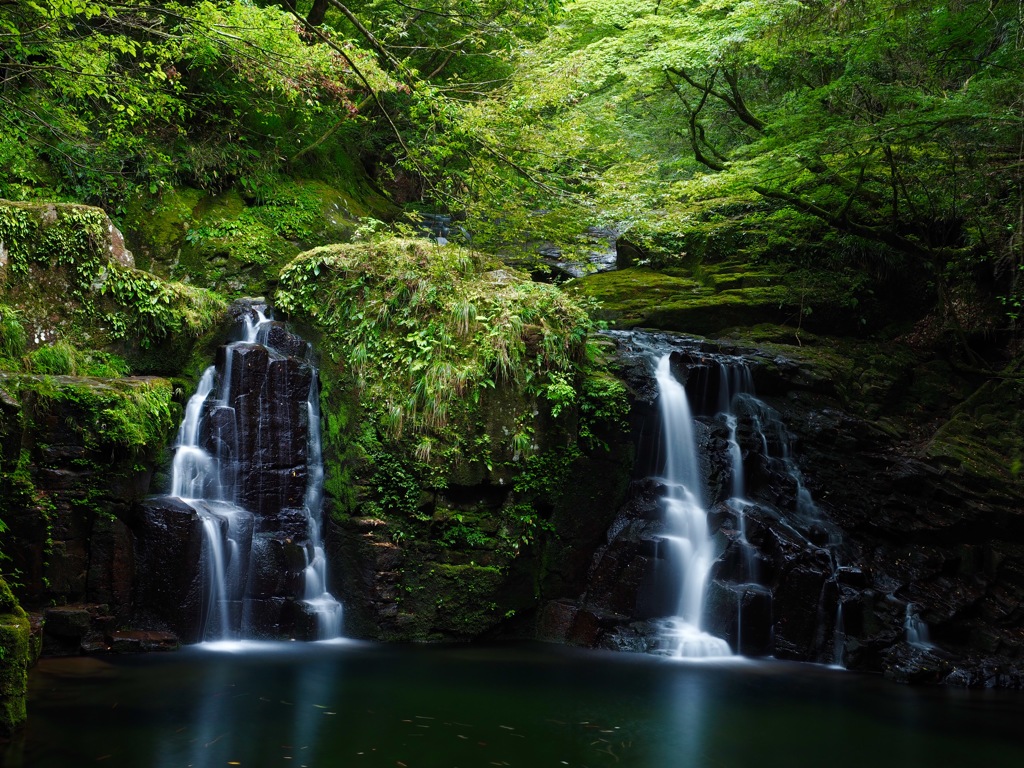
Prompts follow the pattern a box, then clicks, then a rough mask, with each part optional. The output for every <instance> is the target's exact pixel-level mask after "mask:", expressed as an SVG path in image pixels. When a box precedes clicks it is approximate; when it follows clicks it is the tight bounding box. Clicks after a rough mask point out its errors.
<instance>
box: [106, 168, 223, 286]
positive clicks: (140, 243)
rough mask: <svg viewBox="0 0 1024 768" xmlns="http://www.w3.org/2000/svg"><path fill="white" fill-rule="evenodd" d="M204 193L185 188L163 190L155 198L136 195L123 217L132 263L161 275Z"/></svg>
mask: <svg viewBox="0 0 1024 768" xmlns="http://www.w3.org/2000/svg"><path fill="white" fill-rule="evenodd" d="M203 197H205V193H204V192H201V191H200V190H198V189H191V188H189V187H177V188H175V189H171V190H167V191H165V192H163V193H162V194H161V195H160V196H159V197H158V198H156V199H155V200H154V199H153V198H150V197H148V196H141V195H140V196H138V197H136V198H135V200H134V201H133V202H132V204H131V205H130V206H129V209H128V214H127V216H126V219H125V223H126V236H127V237H129V238H130V241H131V244H132V252H133V253H134V254H135V262H136V264H137V265H138V266H139V267H140V268H142V269H147V270H149V271H151V272H154V273H155V274H158V275H160V276H161V277H164V278H169V277H170V276H171V269H172V267H173V264H174V262H175V259H176V258H177V256H178V252H179V251H180V250H181V244H182V242H183V240H184V238H185V234H186V233H187V232H188V229H189V226H191V223H192V221H193V220H194V217H195V211H196V209H197V207H198V206H199V202H200V200H202V198H203Z"/></svg>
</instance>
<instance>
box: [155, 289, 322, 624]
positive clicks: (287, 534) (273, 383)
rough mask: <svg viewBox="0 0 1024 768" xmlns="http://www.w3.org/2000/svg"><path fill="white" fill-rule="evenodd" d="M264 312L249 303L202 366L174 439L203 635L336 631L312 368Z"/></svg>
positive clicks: (174, 488) (177, 493)
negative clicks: (193, 539)
mask: <svg viewBox="0 0 1024 768" xmlns="http://www.w3.org/2000/svg"><path fill="white" fill-rule="evenodd" d="M265 311H266V308H265V307H263V306H253V307H251V308H250V309H249V311H246V312H245V314H244V316H243V331H242V339H241V340H240V341H236V342H233V343H231V344H228V345H226V346H225V347H222V348H221V349H220V351H219V353H218V360H217V364H216V365H213V366H210V367H209V368H207V370H206V371H205V372H204V373H203V375H202V378H201V379H200V382H199V386H198V388H197V390H196V393H195V394H194V395H193V396H192V397H191V398H190V399H189V401H188V404H187V405H186V408H185V417H184V419H183V421H182V424H181V427H180V429H179V431H178V439H177V442H176V445H175V455H174V460H173V463H172V475H171V494H170V496H171V497H174V498H176V499H178V500H180V501H181V502H183V503H184V504H185V505H186V507H187V508H188V509H190V510H191V511H193V512H194V513H195V514H196V515H197V516H198V518H199V520H200V521H201V529H202V547H201V550H202V551H201V555H200V561H201V562H200V569H201V572H202V585H203V587H202V597H201V607H200V609H199V613H200V616H199V628H198V632H197V637H198V639H199V640H201V641H209V640H237V639H242V638H263V637H267V638H270V637H301V638H303V639H329V638H333V637H338V636H339V635H340V633H341V605H340V603H338V601H337V600H335V599H334V597H333V596H332V595H331V594H330V593H329V592H328V591H327V575H326V562H327V558H326V556H325V554H324V546H323V541H322V538H321V535H320V520H321V518H322V513H323V491H322V486H323V460H322V454H321V447H320V406H319V390H318V387H317V376H316V369H315V368H314V367H313V365H312V364H311V363H310V361H309V359H308V358H309V354H308V353H309V349H308V344H306V342H304V341H302V340H301V339H299V338H298V337H296V336H294V335H292V334H290V333H288V332H287V331H286V330H284V328H283V326H281V324H279V323H275V322H274V321H273V320H272V319H271V318H269V317H268V316H267V315H266V314H265ZM297 562H302V563H303V565H302V566H301V567H299V566H298V565H297Z"/></svg>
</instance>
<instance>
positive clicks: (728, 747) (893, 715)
mask: <svg viewBox="0 0 1024 768" xmlns="http://www.w3.org/2000/svg"><path fill="white" fill-rule="evenodd" d="M30 688H31V690H30V704H29V705H30V721H29V725H28V728H27V731H26V734H25V737H24V739H23V740H22V741H21V742H20V743H18V744H15V745H13V746H12V747H10V748H9V749H8V750H7V752H6V753H5V754H4V763H3V764H4V765H7V766H23V767H24V768H70V767H72V766H75V767H78V766H92V765H97V766H104V767H110V766H131V767H132V768H172V767H173V768H185V767H186V766H195V767H196V768H199V767H202V768H209V767H212V766H235V765H238V766H243V767H249V768H264V767H265V766H290V767H292V768H299V767H300V766H308V767H309V768H324V767H327V768H350V767H351V768H358V767H360V766H375V767H380V768H383V767H384V766H387V767H388V768H396V767H398V768H402V767H403V766H404V767H405V768H430V767H436V768H471V767H474V766H484V767H486V766H520V767H524V768H541V767H542V766H553V767H555V768H558V767H559V766H576V767H577V768H583V767H584V766H586V767H588V768H604V767H607V766H630V767H633V766H636V767H641V766H643V767H647V766H650V767H651V768H654V767H657V768H662V767H663V766H684V767H685V766H708V767H711V766H757V767H758V768H772V767H773V766H787V767H788V768H793V767H794V766H828V767H829V768H837V767H839V766H857V767H858V768H863V767H866V768H881V767H882V766H900V767H901V768H906V767H907V766H929V767H932V766H959V765H965V766H966V765H984V766H986V767H987V768H992V767H994V766H1024V695H1021V694H1007V693H996V692H967V691H958V690H932V689H919V688H906V687H901V686H897V685H894V684H891V683H887V682H885V681H883V680H878V679H874V678H868V677H863V676H859V675H854V674H849V673H844V672H841V671H835V670H831V669H825V668H819V667H812V666H807V665H797V664H786V663H780V662H743V661H733V662H717V663H707V662H703V663H701V662H696V663H694V662H691V663H680V662H674V661H670V660H665V659H660V658H655V657H650V656H638V655H628V654H606V653H597V652H584V651H573V650H568V649H564V648H559V647H553V646H534V645H528V646H513V647H500V648H494V647H487V648H481V647H456V648H453V647H408V646H405V647H395V646H380V645H363V644H354V643H350V644H337V645H333V644H314V645H305V644H282V645H273V646H262V647H255V648H252V647H250V648H248V649H246V650H245V651H244V652H238V651H235V652H231V651H227V650H219V651H217V650H210V649H206V648H201V647H193V648H189V649H186V650H184V651H182V652H179V653H176V654H168V655H148V656H116V657H108V658H102V659H97V658H91V659H63V660H61V659H55V660H46V661H43V662H42V663H41V664H40V665H39V666H38V667H37V668H36V669H35V670H34V671H33V672H32V674H31V679H30Z"/></svg>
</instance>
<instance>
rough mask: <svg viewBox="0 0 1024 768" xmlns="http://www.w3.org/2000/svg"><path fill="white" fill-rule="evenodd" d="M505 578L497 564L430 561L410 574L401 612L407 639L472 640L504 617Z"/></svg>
mask: <svg viewBox="0 0 1024 768" xmlns="http://www.w3.org/2000/svg"><path fill="white" fill-rule="evenodd" d="M505 582H506V576H504V575H503V574H502V572H501V570H500V569H498V568H496V567H493V566H481V565H475V564H465V565H451V564H446V563H431V564H429V566H428V565H426V564H425V565H424V566H422V567H420V568H417V570H416V572H415V573H412V572H407V573H406V574H405V578H404V579H403V587H404V589H405V590H406V593H405V597H403V599H402V602H401V604H400V606H399V615H400V616H401V617H402V618H403V620H402V621H401V622H400V624H401V625H403V628H404V633H405V634H406V636H407V637H412V638H416V639H420V640H424V639H426V640H469V639H473V638H476V637H480V636H481V635H482V634H484V633H485V632H487V630H489V629H491V628H493V627H494V626H496V625H497V624H499V623H500V622H502V621H503V620H504V618H505V616H504V613H503V612H502V611H503V610H508V609H507V608H505V609H502V610H499V605H502V606H504V605H507V604H506V603H505V602H504V600H503V599H502V597H501V592H502V590H503V589H504V587H505V586H506V584H505Z"/></svg>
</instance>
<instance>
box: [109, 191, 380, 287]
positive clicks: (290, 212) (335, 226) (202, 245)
mask: <svg viewBox="0 0 1024 768" xmlns="http://www.w3.org/2000/svg"><path fill="white" fill-rule="evenodd" d="M386 207H387V206H386V204H385V203H384V201H383V200H381V199H380V198H379V197H378V196H376V195H375V194H374V193H373V191H372V190H369V189H366V188H365V186H361V185H359V184H349V185H348V186H347V187H346V186H344V185H340V184H339V183H338V182H335V183H333V184H329V183H326V182H324V181H319V180H314V179H285V178H279V179H276V180H271V181H268V182H267V183H265V184H263V185H262V186H261V187H260V188H259V189H246V188H241V187H231V188H229V189H227V190H226V191H224V192H221V193H220V194H217V195H211V194H207V193H205V192H202V191H200V190H197V189H191V188H189V187H180V188H175V189H172V190H167V191H164V192H163V193H161V194H160V195H159V196H157V197H139V198H138V199H137V200H136V201H135V202H134V203H133V204H132V205H131V206H130V207H129V210H128V212H127V215H126V222H127V225H128V233H129V234H128V238H129V241H130V243H131V246H132V249H133V251H134V252H135V256H136V260H137V262H138V264H139V266H140V267H143V268H145V269H148V270H151V271H152V272H154V273H156V274H158V275H160V276H161V277H163V278H164V279H168V280H181V281H183V282H186V283H189V284H192V285H197V286H203V287H205V288H210V289H213V290H216V291H220V292H223V293H226V294H228V295H231V296H260V295H264V294H265V293H266V292H267V291H268V288H270V287H271V286H273V284H274V283H275V282H276V280H277V275H278V273H279V272H280V270H281V267H283V266H284V265H285V264H286V263H287V262H289V261H291V259H292V258H294V257H295V256H296V255H298V254H299V253H300V252H301V251H303V250H306V249H309V248H313V247H315V246H319V245H326V244H329V243H335V242H340V241H344V240H348V239H349V238H350V237H351V235H352V232H353V230H354V229H355V226H356V222H357V221H358V219H359V218H361V217H365V216H383V215H385V214H384V213H383V211H385V210H386Z"/></svg>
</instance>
